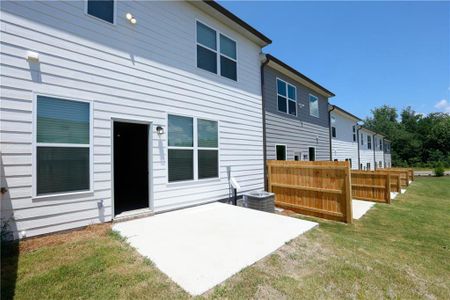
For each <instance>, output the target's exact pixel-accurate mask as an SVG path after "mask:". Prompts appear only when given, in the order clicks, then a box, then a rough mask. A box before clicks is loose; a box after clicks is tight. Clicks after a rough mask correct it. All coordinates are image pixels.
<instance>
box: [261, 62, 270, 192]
mask: <svg viewBox="0 0 450 300" xmlns="http://www.w3.org/2000/svg"><path fill="white" fill-rule="evenodd" d="M261 56H264V61H263V63H262V64H261V108H262V123H263V170H264V190H266V191H267V190H268V183H267V167H266V163H267V147H266V100H265V97H264V67H265V66H266V65H267V64H268V63H269V60H268V59H267V57H266V56H265V55H264V53H261Z"/></svg>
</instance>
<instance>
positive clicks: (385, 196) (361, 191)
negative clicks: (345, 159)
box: [351, 170, 391, 204]
mask: <svg viewBox="0 0 450 300" xmlns="http://www.w3.org/2000/svg"><path fill="white" fill-rule="evenodd" d="M351 176H352V177H351V183H352V197H353V199H359V200H367V201H374V202H381V203H387V204H390V203H391V176H390V174H389V173H387V172H385V173H381V172H374V171H357V170H352V171H351Z"/></svg>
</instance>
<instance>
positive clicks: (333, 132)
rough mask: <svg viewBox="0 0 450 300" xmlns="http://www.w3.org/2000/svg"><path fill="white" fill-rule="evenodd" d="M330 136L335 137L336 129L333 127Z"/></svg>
mask: <svg viewBox="0 0 450 300" xmlns="http://www.w3.org/2000/svg"><path fill="white" fill-rule="evenodd" d="M331 136H332V137H334V138H335V137H336V127H334V126H333V127H331Z"/></svg>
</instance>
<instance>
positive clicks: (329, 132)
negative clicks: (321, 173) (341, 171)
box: [328, 105, 336, 161]
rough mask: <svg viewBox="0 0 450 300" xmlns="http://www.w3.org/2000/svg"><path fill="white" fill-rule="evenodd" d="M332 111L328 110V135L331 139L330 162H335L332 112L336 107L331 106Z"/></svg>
mask: <svg viewBox="0 0 450 300" xmlns="http://www.w3.org/2000/svg"><path fill="white" fill-rule="evenodd" d="M331 107H332V109H331V110H328V127H329V128H328V135H329V137H330V161H333V137H332V134H331V112H332V111H333V110H335V108H336V106H334V105H331Z"/></svg>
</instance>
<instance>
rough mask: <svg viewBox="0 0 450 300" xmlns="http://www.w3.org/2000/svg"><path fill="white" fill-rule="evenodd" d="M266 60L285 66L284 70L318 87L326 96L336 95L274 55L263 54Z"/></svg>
mask: <svg viewBox="0 0 450 300" xmlns="http://www.w3.org/2000/svg"><path fill="white" fill-rule="evenodd" d="M265 55H266V58H267V60H269V61H273V62H274V63H276V64H278V65H280V66H281V67H283V68H285V69H286V70H288V71H290V72H292V73H294V74H295V75H297V76H299V77H300V78H302V79H303V80H305V81H307V82H308V83H310V84H311V85H313V86H315V87H316V88H318V89H320V90H321V91H322V92H324V93H325V94H327V95H328V97H329V98H330V97H334V96H336V95H335V94H334V93H333V92H331V91H329V90H328V89H326V88H324V87H323V86H321V85H320V84H318V83H317V82H315V81H314V80H312V79H311V78H309V77H307V76H306V75H304V74H302V73H300V72H299V71H297V70H296V69H294V68H293V67H291V66H289V65H288V64H286V63H285V62H283V61H281V60H279V59H278V58H276V57H274V56H273V55H271V54H265Z"/></svg>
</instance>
